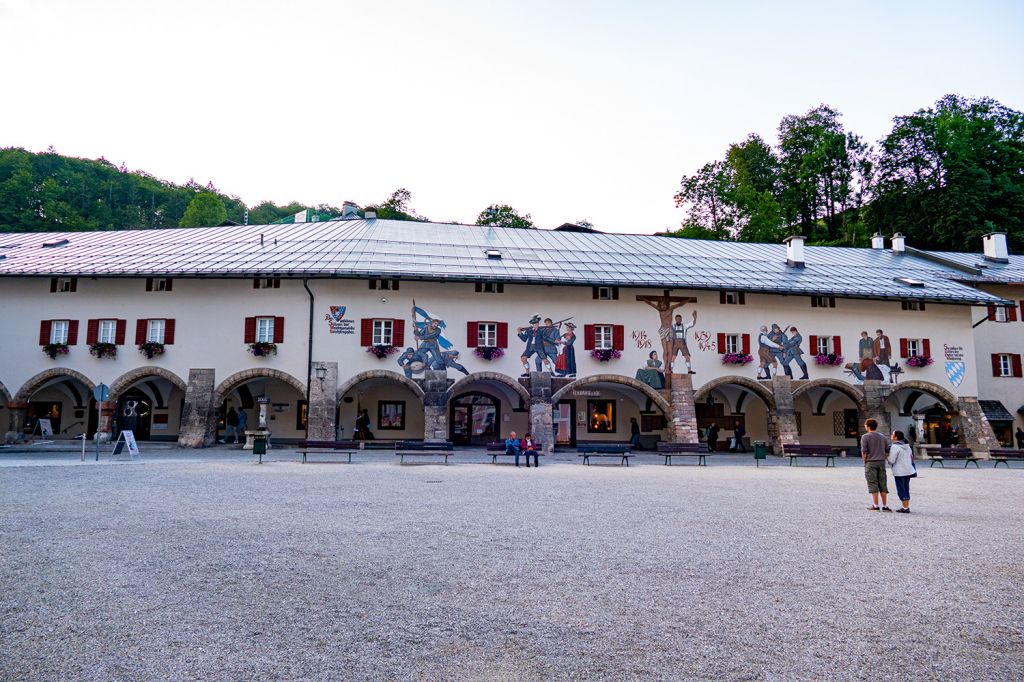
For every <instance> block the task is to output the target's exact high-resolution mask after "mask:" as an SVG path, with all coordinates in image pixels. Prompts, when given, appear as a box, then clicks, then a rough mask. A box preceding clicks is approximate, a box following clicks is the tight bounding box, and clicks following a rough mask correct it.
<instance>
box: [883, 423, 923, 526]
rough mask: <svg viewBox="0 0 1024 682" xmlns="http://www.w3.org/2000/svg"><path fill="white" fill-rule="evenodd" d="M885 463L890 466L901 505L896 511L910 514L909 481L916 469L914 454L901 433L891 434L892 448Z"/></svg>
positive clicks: (894, 432)
mask: <svg viewBox="0 0 1024 682" xmlns="http://www.w3.org/2000/svg"><path fill="white" fill-rule="evenodd" d="M886 461H888V462H889V464H890V465H892V477H893V478H894V479H895V480H896V494H897V495H898V496H899V498H900V502H902V503H903V508H902V509H897V510H896V512H897V513H899V514H909V513H910V479H911V478H913V477H914V476H917V469H915V468H914V453H913V450H911V449H910V445H909V444H908V443H907V441H906V439H905V438H904V437H903V432H902V431H893V432H892V447H891V448H890V449H889V456H888V457H886Z"/></svg>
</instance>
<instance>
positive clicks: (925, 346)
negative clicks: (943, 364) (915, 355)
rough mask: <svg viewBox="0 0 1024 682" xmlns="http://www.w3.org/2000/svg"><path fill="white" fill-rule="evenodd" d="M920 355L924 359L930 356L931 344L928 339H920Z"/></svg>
mask: <svg viewBox="0 0 1024 682" xmlns="http://www.w3.org/2000/svg"><path fill="white" fill-rule="evenodd" d="M921 354H922V355H924V356H925V357H926V358H930V357H931V356H932V342H931V341H930V340H928V339H921Z"/></svg>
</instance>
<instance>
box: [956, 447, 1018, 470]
mask: <svg viewBox="0 0 1024 682" xmlns="http://www.w3.org/2000/svg"><path fill="white" fill-rule="evenodd" d="M988 454H989V455H990V456H991V457H992V460H993V461H994V462H995V464H993V465H992V468H993V469H995V468H996V467H997V466H999V463H1000V462H1002V463H1003V464H1005V465H1006V468H1007V469H1009V468H1010V460H1011V459H1012V460H1013V461H1015V462H1024V450H1010V449H1008V448H995V449H992V450H989V453H988ZM964 466H965V467H966V466H967V465H966V464H965V465H964Z"/></svg>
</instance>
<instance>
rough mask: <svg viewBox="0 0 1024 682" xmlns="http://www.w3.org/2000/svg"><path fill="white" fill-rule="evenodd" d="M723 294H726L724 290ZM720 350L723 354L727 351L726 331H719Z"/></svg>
mask: <svg viewBox="0 0 1024 682" xmlns="http://www.w3.org/2000/svg"><path fill="white" fill-rule="evenodd" d="M723 295H724V292H723ZM718 352H719V353H720V354H722V355H725V353H726V349H725V333H724V332H718Z"/></svg>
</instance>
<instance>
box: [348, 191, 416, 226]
mask: <svg viewBox="0 0 1024 682" xmlns="http://www.w3.org/2000/svg"><path fill="white" fill-rule="evenodd" d="M411 201H412V192H410V191H409V190H407V189H406V188H404V187H399V188H398V189H396V190H395V191H394V192H392V193H391V196H390V197H388V198H387V199H385V200H384V201H382V202H381V203H379V204H377V205H376V206H367V207H366V208H368V209H370V210H375V211H377V217H378V218H384V219H387V220H415V221H418V222H426V220H427V219H426V218H424V217H423V216H421V215H419V214H418V213H416V211H415V210H413V209H412V208H410V207H409V202H411ZM364 210H365V209H364Z"/></svg>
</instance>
